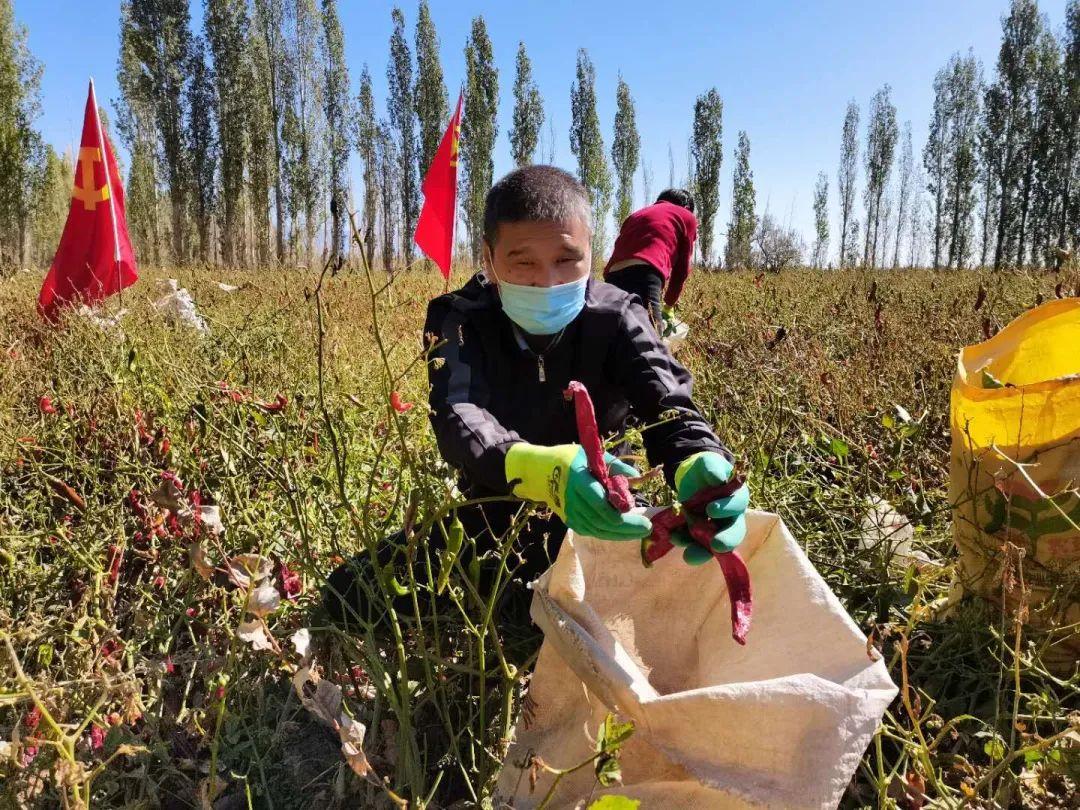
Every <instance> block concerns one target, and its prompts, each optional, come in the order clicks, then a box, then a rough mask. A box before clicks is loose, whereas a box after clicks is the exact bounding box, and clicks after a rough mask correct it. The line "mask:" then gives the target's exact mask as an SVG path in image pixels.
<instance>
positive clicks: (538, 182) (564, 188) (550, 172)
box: [484, 166, 592, 247]
mask: <svg viewBox="0 0 1080 810" xmlns="http://www.w3.org/2000/svg"><path fill="white" fill-rule="evenodd" d="M578 218H580V219H582V220H583V221H584V222H585V224H586V225H587V226H588V227H589V229H590V230H592V211H591V209H590V207H589V194H588V192H587V191H585V186H583V185H581V183H579V182H578V180H577V178H576V177H574V175H572V174H570V173H569V172H567V171H563V170H562V169H559V168H556V167H555V166H523V167H522V168H520V169H515V170H514V171H512V172H510V174H508V175H506V176H505V177H504V178H502V179H501V180H500V181H499V182H498V183H496V184H495V185H493V186H492V187H491V191H489V192H488V193H487V199H486V200H485V201H484V241H485V242H487V243H488V246H490V247H494V246H495V238H496V237H497V236H498V234H499V225H500V224H501V223H503V222H567V221H569V220H572V219H578Z"/></svg>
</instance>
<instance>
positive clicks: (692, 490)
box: [671, 451, 750, 565]
mask: <svg viewBox="0 0 1080 810" xmlns="http://www.w3.org/2000/svg"><path fill="white" fill-rule="evenodd" d="M733 472H734V467H732V464H731V462H730V461H728V460H727V458H725V457H724V456H722V455H721V454H720V453H714V452H711V451H707V452H703V453H695V454H694V455H692V456H690V457H689V458H688V459H686V460H685V461H683V463H682V464H680V465H679V468H678V469H677V470H676V471H675V488H676V491H677V494H678V497H679V500H680V501H687V500H689V499H690V498H691V497H693V496H694V495H695V494H696V493H697V492H699V491H700V490H702V489H705V488H707V487H713V486H719V485H720V484H725V483H727V482H728V481H730V480H731V476H732V473H733ZM749 505H750V490H749V488H748V487H747V486H746V484H743V485H742V486H741V487H739V488H738V489H737V490H736V491H735V492H734V493H732V494H731V495H730V496H729V497H727V498H720V499H718V500H715V501H710V502H709V505H708V506H707V507H706V508H705V514H706V515H708V516H709V517H710V518H712V520H714V521H715V523H716V527H717V532H716V534H715V535H713V538H712V542H711V543H710V545H711V547H712V551H716V552H720V553H723V552H727V551H733V550H734V549H735V548H736V547H738V545H739V544H740V543H741V542H742V541H743V539H744V538H745V537H746V509H747V507H748V506H749ZM671 540H672V542H673V543H674V544H675V545H677V546H680V547H682V549H683V559H684V560H685V561H686V562H687V563H689V564H690V565H701V564H702V563H705V562H708V561H709V560H710V559H711V558H712V553H711V552H710V551H709V549H706V548H704V547H703V546H700V545H698V544H697V543H695V542H694V541H693V539H692V538H691V537H690V535H689V533H687V532H686V530H680V531H678V532H675V533H673V534H672V536H671Z"/></svg>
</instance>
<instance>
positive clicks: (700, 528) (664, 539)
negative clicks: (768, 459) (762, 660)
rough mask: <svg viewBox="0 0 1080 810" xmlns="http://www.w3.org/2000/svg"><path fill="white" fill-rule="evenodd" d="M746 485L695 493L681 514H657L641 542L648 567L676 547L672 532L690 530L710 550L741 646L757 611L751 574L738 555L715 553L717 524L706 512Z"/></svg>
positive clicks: (671, 511)
mask: <svg viewBox="0 0 1080 810" xmlns="http://www.w3.org/2000/svg"><path fill="white" fill-rule="evenodd" d="M742 485H743V480H742V479H741V478H733V479H732V480H730V481H728V482H727V483H725V484H720V485H718V486H713V487H706V488H704V489H702V490H700V491H698V492H696V493H694V495H693V496H692V497H690V498H688V499H687V500H685V501H684V502H683V503H682V510H681V511H676V509H675V508H674V507H671V508H668V509H664V510H662V511H660V512H657V513H656V514H655V515H653V516H652V518H650V520H651V521H652V526H653V530H652V534H651V535H650V536H649V537H647V538H645V539H644V540H643V541H642V542H641V559H642V561H643V562H644V563H645V565H646V566H651V565H652V564H653V563H654V562H656V561H657V560H659V559H660V558H661V557H663V556H664V555H665V554H667V553H668V552H669V551H671V550H672V549H673V548H674V547H675V546H674V544H673V543H672V542H671V533H672V532H674V531H676V530H678V529H682V528H686V529H687V530H688V531H689V533H690V536H691V537H692V538H693V539H694V541H695V542H696V543H697V544H698V545H700V546H702V547H704V548H707V549H708V550H709V551H710V552H711V553H712V555H713V557H715V558H716V561H717V563H719V564H720V570H721V571H722V572H723V574H724V581H725V582H726V583H727V589H728V600H729V602H730V604H731V637H732V638H734V639H735V641H737V642H738V643H739V644H746V634H747V633H748V632H749V631H750V620H751V618H752V616H753V612H754V604H753V599H752V594H751V587H750V572H749V571H748V570H747V568H746V563H745V562H743V559H742V557H740V556H739V555H738V554H737V553H736V552H734V551H728V552H718V551H713V548H712V539H713V536H714V535H715V534H716V524H715V523H713V521H711V520H710V519H709V518H708V517H707V516H706V515H705V513H704V509H705V507H706V506H708V504H709V503H710V502H712V501H715V500H719V499H721V498H728V497H730V496H731V495H733V494H735V492H736V491H737V490H738V489H739V487H741V486H742ZM688 518H689V520H688Z"/></svg>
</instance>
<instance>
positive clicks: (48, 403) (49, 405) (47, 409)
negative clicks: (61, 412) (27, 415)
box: [38, 397, 56, 414]
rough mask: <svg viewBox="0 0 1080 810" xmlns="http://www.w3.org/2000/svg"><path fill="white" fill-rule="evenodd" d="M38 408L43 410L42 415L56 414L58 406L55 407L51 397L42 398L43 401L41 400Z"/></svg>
mask: <svg viewBox="0 0 1080 810" xmlns="http://www.w3.org/2000/svg"><path fill="white" fill-rule="evenodd" d="M38 408H39V409H40V410H41V412H42V413H48V414H53V413H56V406H55V405H53V401H52V399H51V398H50V397H42V398H41V399H39V400H38Z"/></svg>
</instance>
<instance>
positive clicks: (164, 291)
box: [154, 278, 210, 335]
mask: <svg viewBox="0 0 1080 810" xmlns="http://www.w3.org/2000/svg"><path fill="white" fill-rule="evenodd" d="M158 292H159V293H160V294H161V297H160V298H158V299H157V300H156V301H155V302H154V309H156V310H157V311H158V312H160V313H161V314H162V316H164V318H165V320H166V321H168V322H169V323H173V324H176V325H178V326H187V327H190V328H192V329H194V330H195V331H196V332H199V333H200V334H203V335H208V334H210V327H209V326H207V325H206V321H205V320H203V317H202V315H200V314H199V311H198V310H197V309H196V308H195V300H194V299H193V298H192V297H191V293H190V292H188V291H187V289H185V288H184V287H181V286H180V282H178V281H177V280H176V279H175V278H167V279H161V280H160V281H159V282H158Z"/></svg>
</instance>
